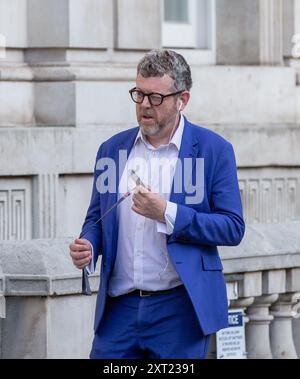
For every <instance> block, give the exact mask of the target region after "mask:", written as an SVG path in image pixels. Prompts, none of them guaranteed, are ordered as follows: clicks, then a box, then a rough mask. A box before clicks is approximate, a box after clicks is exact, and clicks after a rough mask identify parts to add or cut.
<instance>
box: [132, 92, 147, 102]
mask: <svg viewBox="0 0 300 379" xmlns="http://www.w3.org/2000/svg"><path fill="white" fill-rule="evenodd" d="M131 97H132V100H133V101H135V102H136V103H142V102H143V100H144V94H143V93H142V92H140V91H132V92H131Z"/></svg>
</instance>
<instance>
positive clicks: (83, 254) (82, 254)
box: [70, 251, 92, 260]
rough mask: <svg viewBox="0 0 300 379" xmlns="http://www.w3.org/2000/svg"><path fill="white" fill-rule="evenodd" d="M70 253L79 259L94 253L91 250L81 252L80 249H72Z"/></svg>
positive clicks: (75, 258)
mask: <svg viewBox="0 0 300 379" xmlns="http://www.w3.org/2000/svg"><path fill="white" fill-rule="evenodd" d="M70 255H71V257H72V258H73V259H74V260H79V259H84V258H87V257H91V255H92V254H91V252H90V251H80V252H79V251H71V252H70Z"/></svg>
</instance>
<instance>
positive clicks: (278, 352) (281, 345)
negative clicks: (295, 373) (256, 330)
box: [270, 292, 300, 359]
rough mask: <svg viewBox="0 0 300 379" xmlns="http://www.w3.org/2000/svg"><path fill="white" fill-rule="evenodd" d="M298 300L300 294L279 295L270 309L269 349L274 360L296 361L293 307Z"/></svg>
mask: <svg viewBox="0 0 300 379" xmlns="http://www.w3.org/2000/svg"><path fill="white" fill-rule="evenodd" d="M299 299H300V293H299V292H298V293H286V294H281V295H280V296H279V298H278V300H277V302H276V303H275V304H274V305H273V306H272V307H271V314H272V315H273V316H274V320H273V322H272V323H271V327H270V332H271V348H272V352H273V357H274V358H275V359H297V353H296V349H295V345H294V341H293V333H292V321H293V315H294V313H293V306H294V305H295V304H296V302H297V301H299Z"/></svg>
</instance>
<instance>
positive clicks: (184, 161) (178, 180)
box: [170, 118, 199, 204]
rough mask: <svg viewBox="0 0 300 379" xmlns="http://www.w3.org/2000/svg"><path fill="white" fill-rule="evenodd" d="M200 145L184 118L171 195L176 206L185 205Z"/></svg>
mask: <svg viewBox="0 0 300 379" xmlns="http://www.w3.org/2000/svg"><path fill="white" fill-rule="evenodd" d="M198 144H199V143H198V141H197V139H196V138H195V136H194V134H193V132H192V128H191V125H190V123H189V122H188V121H187V119H186V118H184V130H183V134H182V140H181V146H180V151H179V154H178V162H177V165H176V169H175V174H174V179H173V183H172V189H171V193H170V201H171V202H174V203H176V204H184V203H185V196H186V189H187V186H189V185H190V184H191V183H192V179H193V172H194V171H195V170H194V169H195V165H196V159H197V156H198V150H199V147H198ZM188 160H189V162H188ZM185 165H186V166H185Z"/></svg>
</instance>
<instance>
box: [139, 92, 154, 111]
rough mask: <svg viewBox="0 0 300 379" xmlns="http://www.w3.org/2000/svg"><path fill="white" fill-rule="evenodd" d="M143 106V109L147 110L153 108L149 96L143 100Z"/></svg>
mask: <svg viewBox="0 0 300 379" xmlns="http://www.w3.org/2000/svg"><path fill="white" fill-rule="evenodd" d="M141 105H142V106H143V107H146V108H150V107H152V105H151V103H150V101H149V97H148V96H147V95H145V96H144V99H143V102H142V103H141Z"/></svg>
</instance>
